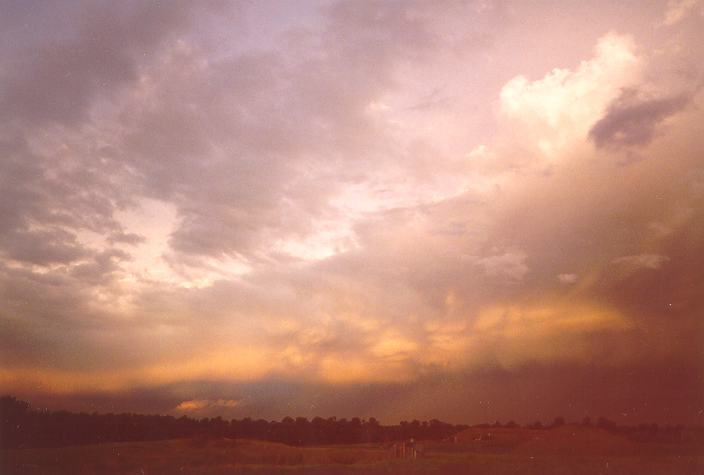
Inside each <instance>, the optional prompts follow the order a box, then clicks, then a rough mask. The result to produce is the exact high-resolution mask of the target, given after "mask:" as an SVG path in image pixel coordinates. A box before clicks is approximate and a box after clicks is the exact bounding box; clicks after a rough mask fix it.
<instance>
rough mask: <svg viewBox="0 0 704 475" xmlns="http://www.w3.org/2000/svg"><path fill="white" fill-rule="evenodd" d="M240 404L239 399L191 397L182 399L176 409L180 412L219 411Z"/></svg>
mask: <svg viewBox="0 0 704 475" xmlns="http://www.w3.org/2000/svg"><path fill="white" fill-rule="evenodd" d="M240 404H241V401H238V400H236V399H215V400H211V399H191V400H188V401H182V402H180V403H179V404H178V405H177V406H176V410H177V411H182V412H202V411H204V410H215V411H216V412H220V411H221V410H222V409H232V408H235V407H237V406H239V405H240Z"/></svg>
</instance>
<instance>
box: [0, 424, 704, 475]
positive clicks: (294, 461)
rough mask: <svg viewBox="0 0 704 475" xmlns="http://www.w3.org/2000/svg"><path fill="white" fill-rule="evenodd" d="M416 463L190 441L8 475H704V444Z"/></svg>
mask: <svg viewBox="0 0 704 475" xmlns="http://www.w3.org/2000/svg"><path fill="white" fill-rule="evenodd" d="M420 447H421V448H422V453H421V454H420V455H419V456H418V458H416V459H398V458H394V456H393V451H392V450H391V447H390V444H367V445H347V446H331V447H305V448H302V447H290V446H287V445H283V444H276V443H271V442H262V441H252V440H241V439H183V440H168V441H158V442H131V443H115V444H100V445H91V446H82V447H64V448H55V449H16V450H4V451H2V461H1V465H0V469H1V472H2V473H3V474H34V473H36V474H40V473H41V474H44V473H48V474H51V473H57V474H58V473H61V474H64V473H65V474H93V473H120V474H170V473H190V474H193V473H203V474H205V473H208V474H210V473H216V474H228V473H235V474H249V473H252V474H326V473H332V474H347V473H355V474H361V473H372V474H423V473H445V474H501V475H508V474H526V475H527V474H531V475H532V474H535V475H551V474H556V475H557V474H560V475H597V474H627V475H645V474H657V475H660V474H662V475H665V474H667V475H690V474H691V475H696V474H704V453H702V447H701V446H696V445H692V444H643V443H634V442H630V441H628V440H626V439H625V438H622V437H620V436H618V435H614V434H610V433H608V432H604V431H601V430H597V429H584V428H578V427H563V428H560V429H554V430H549V431H548V430H545V431H531V430H526V429H498V430H496V429H469V430H468V431H465V432H464V433H462V434H459V435H458V437H457V439H456V440H452V441H447V442H425V443H422V444H420Z"/></svg>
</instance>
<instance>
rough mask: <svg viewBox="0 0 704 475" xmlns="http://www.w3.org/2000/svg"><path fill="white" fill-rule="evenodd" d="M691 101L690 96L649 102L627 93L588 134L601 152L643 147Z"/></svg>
mask: <svg viewBox="0 0 704 475" xmlns="http://www.w3.org/2000/svg"><path fill="white" fill-rule="evenodd" d="M690 101H691V96H690V95H689V94H678V95H676V96H670V97H660V98H648V97H643V94H642V93H640V92H639V91H638V90H632V89H627V90H624V91H623V92H622V93H621V96H620V97H618V98H617V99H616V100H615V101H614V102H613V103H612V104H611V105H610V106H609V108H608V110H607V111H606V114H605V115H604V117H603V118H601V119H600V120H599V121H598V122H597V123H596V124H594V126H593V127H592V129H591V130H590V131H589V138H590V139H591V140H593V141H594V143H595V144H596V146H597V147H600V148H616V149H618V148H623V147H629V146H643V145H646V144H648V143H649V142H650V141H651V140H652V139H653V138H654V137H655V135H656V133H657V127H658V125H660V124H661V123H662V122H663V121H664V120H665V119H667V118H668V117H670V116H671V115H672V114H675V113H677V112H678V111H680V110H682V109H683V108H684V107H686V106H687V104H689V103H690Z"/></svg>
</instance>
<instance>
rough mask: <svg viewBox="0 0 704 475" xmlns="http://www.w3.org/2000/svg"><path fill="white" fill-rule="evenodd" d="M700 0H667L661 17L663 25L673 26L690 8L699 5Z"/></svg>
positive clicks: (692, 8)
mask: <svg viewBox="0 0 704 475" xmlns="http://www.w3.org/2000/svg"><path fill="white" fill-rule="evenodd" d="M700 5H701V2H700V0H669V1H668V2H667V8H666V10H665V16H664V18H663V21H662V22H663V25H665V26H673V25H676V24H677V23H679V22H680V21H682V19H683V18H685V16H687V15H688V14H689V13H690V12H691V11H692V10H694V9H695V8H696V7H697V6H700Z"/></svg>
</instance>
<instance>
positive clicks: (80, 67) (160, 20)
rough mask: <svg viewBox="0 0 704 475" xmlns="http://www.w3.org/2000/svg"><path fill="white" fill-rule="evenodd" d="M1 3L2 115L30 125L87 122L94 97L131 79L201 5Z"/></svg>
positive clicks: (157, 3) (123, 84)
mask: <svg viewBox="0 0 704 475" xmlns="http://www.w3.org/2000/svg"><path fill="white" fill-rule="evenodd" d="M3 3H4V5H1V6H0V9H2V11H3V13H4V14H3V17H4V21H3V23H4V24H5V26H6V27H7V29H6V34H5V35H4V36H5V38H6V40H7V41H5V42H3V43H4V47H3V48H2V54H3V56H4V57H5V60H6V61H7V63H6V64H7V65H8V66H10V67H6V68H3V71H2V76H0V81H1V82H2V88H1V89H0V91H1V92H0V110H2V118H3V120H4V121H5V122H8V121H12V122H14V121H17V122H21V123H25V124H31V125H33V126H35V125H40V124H45V123H48V122H53V123H59V124H63V125H69V124H73V123H75V122H77V121H80V120H83V119H85V117H86V113H87V112H88V109H89V107H90V106H91V105H93V100H95V99H96V98H98V97H100V98H101V99H105V98H106V97H109V95H110V94H111V93H112V92H113V91H114V90H115V89H116V88H118V87H121V86H125V85H127V84H128V83H130V82H132V81H134V80H135V78H136V76H137V71H138V67H139V64H140V63H141V61H143V58H144V57H149V56H151V55H153V54H155V53H156V52H157V51H158V49H159V47H160V46H161V44H162V43H163V42H164V41H167V40H168V39H169V38H171V37H173V36H174V35H175V34H178V33H179V31H180V30H182V29H183V28H184V27H185V26H186V25H188V24H189V23H190V21H191V16H192V15H193V14H194V13H195V12H196V11H197V10H198V9H200V8H201V7H200V6H198V5H197V4H195V3H194V2H181V1H177V2H169V3H168V4H162V3H159V2H132V1H128V2H118V3H115V2H107V1H106V2H103V1H99V2H43V3H40V4H36V3H34V4H33V3H30V2H12V1H8V2H3ZM211 3H212V2H211ZM199 5H202V2H199ZM38 30H39V31H38Z"/></svg>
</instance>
